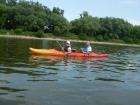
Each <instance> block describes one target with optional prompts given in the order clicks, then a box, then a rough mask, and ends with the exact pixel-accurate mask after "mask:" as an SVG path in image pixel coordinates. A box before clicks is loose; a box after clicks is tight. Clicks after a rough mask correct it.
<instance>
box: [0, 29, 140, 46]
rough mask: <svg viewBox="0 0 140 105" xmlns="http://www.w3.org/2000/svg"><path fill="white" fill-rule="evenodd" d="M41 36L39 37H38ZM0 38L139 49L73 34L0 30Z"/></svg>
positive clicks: (111, 41) (118, 42)
mask: <svg viewBox="0 0 140 105" xmlns="http://www.w3.org/2000/svg"><path fill="white" fill-rule="evenodd" d="M39 35H41V36H39ZM0 37H14V38H27V39H29V38H30V39H31V38H32V39H46V40H70V41H74V42H86V41H87V40H88V41H90V42H91V43H96V44H109V45H122V46H135V47H140V44H128V43H125V42H124V41H123V40H117V39H110V40H107V41H105V40H104V41H98V40H97V39H96V38H95V37H88V36H86V37H84V36H83V37H82V38H81V37H79V36H78V35H74V34H67V35H53V34H52V33H42V32H23V31H22V30H10V31H9V30H0Z"/></svg>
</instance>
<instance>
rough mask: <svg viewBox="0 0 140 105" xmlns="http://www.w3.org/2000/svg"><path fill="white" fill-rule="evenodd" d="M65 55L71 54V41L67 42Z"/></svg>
mask: <svg viewBox="0 0 140 105" xmlns="http://www.w3.org/2000/svg"><path fill="white" fill-rule="evenodd" d="M64 51H65V54H70V53H71V46H70V41H67V42H66V46H65V47H64Z"/></svg>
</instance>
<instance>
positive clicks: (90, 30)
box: [70, 12, 100, 36]
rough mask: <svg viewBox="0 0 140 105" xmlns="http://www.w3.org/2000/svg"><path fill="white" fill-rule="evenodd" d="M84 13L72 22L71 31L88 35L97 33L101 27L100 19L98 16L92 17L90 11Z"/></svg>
mask: <svg viewBox="0 0 140 105" xmlns="http://www.w3.org/2000/svg"><path fill="white" fill-rule="evenodd" d="M83 14H84V15H82V16H81V15H80V16H81V17H80V18H79V19H75V20H73V21H71V22H70V24H71V26H72V28H71V30H70V32H71V33H74V34H77V35H80V34H81V33H83V34H86V35H88V36H94V35H96V32H97V31H98V30H99V28H100V24H99V19H98V18H97V17H92V16H90V15H88V13H86V12H84V13H83Z"/></svg>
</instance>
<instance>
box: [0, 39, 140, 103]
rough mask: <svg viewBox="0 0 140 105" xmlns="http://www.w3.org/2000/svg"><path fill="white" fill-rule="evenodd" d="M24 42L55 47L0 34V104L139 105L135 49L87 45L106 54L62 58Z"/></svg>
mask: <svg viewBox="0 0 140 105" xmlns="http://www.w3.org/2000/svg"><path fill="white" fill-rule="evenodd" d="M60 43H61V44H64V42H61V41H60ZM71 43H72V44H71V45H72V46H73V48H74V49H79V48H80V47H83V46H84V45H85V43H76V42H71ZM29 47H33V48H48V49H49V48H59V49H60V47H59V45H58V44H57V43H56V42H55V41H48V40H35V39H16V38H0V105H140V48H137V47H125V46H114V45H113V46H111V45H97V44H92V47H93V50H94V51H95V52H98V53H108V54H109V57H108V58H92V59H82V58H71V59H70V60H69V59H68V61H66V60H65V58H61V57H52V56H38V55H32V53H31V52H30V51H29Z"/></svg>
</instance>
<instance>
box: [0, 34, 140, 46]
mask: <svg viewBox="0 0 140 105" xmlns="http://www.w3.org/2000/svg"><path fill="white" fill-rule="evenodd" d="M0 37H3V38H23V39H38V40H43V39H45V40H58V41H66V40H69V41H71V42H86V41H87V40H74V39H63V38H57V37H44V38H38V37H35V36H25V35H9V34H8V35H1V34H0ZM90 43H93V44H105V45H116V46H132V47H140V45H138V44H124V43H113V42H98V41H90Z"/></svg>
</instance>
